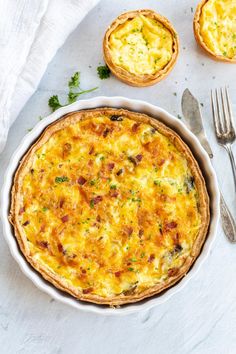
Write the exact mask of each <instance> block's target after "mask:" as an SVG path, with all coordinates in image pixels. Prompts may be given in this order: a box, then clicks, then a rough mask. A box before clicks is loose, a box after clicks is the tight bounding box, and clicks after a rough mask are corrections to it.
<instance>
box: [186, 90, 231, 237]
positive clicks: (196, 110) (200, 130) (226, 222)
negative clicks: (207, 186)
mask: <svg viewBox="0 0 236 354" xmlns="http://www.w3.org/2000/svg"><path fill="white" fill-rule="evenodd" d="M181 105H182V112H183V116H184V118H185V122H186V123H187V124H186V125H187V126H188V127H189V129H190V130H191V131H192V133H194V134H195V135H196V137H197V138H198V140H199V141H200V143H201V145H202V146H203V148H204V149H205V150H206V152H207V153H208V155H209V157H210V158H213V153H212V150H211V147H210V145H209V143H208V141H207V137H206V134H205V132H204V127H203V124H202V116H201V111H200V106H199V103H198V101H197V99H196V98H195V97H194V96H193V95H192V94H191V92H190V91H189V89H186V90H185V91H184V93H183V96H182V102H181ZM220 197H221V198H220V214H221V220H222V227H223V230H224V233H225V235H226V237H227V238H228V240H229V241H230V242H232V243H236V223H235V221H234V218H233V216H232V214H231V212H230V210H229V208H228V206H227V204H226V202H225V200H224V198H223V195H222V193H220Z"/></svg>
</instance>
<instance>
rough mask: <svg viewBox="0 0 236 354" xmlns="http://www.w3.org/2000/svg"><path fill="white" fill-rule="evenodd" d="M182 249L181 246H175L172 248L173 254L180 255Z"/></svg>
mask: <svg viewBox="0 0 236 354" xmlns="http://www.w3.org/2000/svg"><path fill="white" fill-rule="evenodd" d="M182 249H183V247H182V246H181V245H179V244H178V245H175V248H174V253H180V252H181V251H182Z"/></svg>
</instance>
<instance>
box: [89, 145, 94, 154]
mask: <svg viewBox="0 0 236 354" xmlns="http://www.w3.org/2000/svg"><path fill="white" fill-rule="evenodd" d="M93 153H94V146H92V147H91V148H90V150H89V155H92V154H93Z"/></svg>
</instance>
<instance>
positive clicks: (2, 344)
mask: <svg viewBox="0 0 236 354" xmlns="http://www.w3.org/2000/svg"><path fill="white" fill-rule="evenodd" d="M196 4H197V1H193V0H181V1H179V0H165V1H156V0H149V1H145V0H136V1H131V0H119V1H115V0H101V2H100V4H99V5H98V6H97V7H96V8H95V9H94V10H93V11H92V12H91V13H90V14H89V15H88V16H87V17H86V19H85V20H84V21H83V22H82V23H81V25H80V26H79V27H78V28H77V29H76V31H75V32H74V33H73V34H72V35H71V36H70V37H69V38H68V40H67V42H66V43H65V45H64V46H63V48H61V49H60V50H59V52H58V53H57V55H56V56H55V58H54V60H53V61H52V63H51V64H50V65H49V67H48V70H47V72H46V73H45V75H44V77H43V80H42V82H41V84H40V87H39V89H38V90H37V92H36V93H35V94H34V96H33V97H32V98H31V99H30V101H29V102H28V103H27V105H26V106H25V108H24V109H23V111H22V112H21V114H20V115H19V117H18V119H17V121H16V122H15V124H14V125H13V127H12V128H11V131H10V134H9V139H8V143H7V146H6V148H5V151H4V152H3V154H2V155H1V156H0V186H1V183H2V176H3V173H4V171H5V168H6V166H7V164H8V161H9V158H10V156H11V154H12V153H13V151H14V150H15V148H16V147H17V145H18V144H19V142H20V141H21V139H22V137H23V136H24V135H25V134H26V133H27V129H29V128H32V127H33V126H34V125H35V124H36V122H37V121H38V117H39V116H40V115H41V116H44V115H46V114H48V113H49V110H48V107H47V100H48V98H49V97H50V96H51V95H52V94H54V93H57V94H60V95H61V96H62V97H64V98H65V95H66V89H67V88H66V84H67V80H68V77H69V76H70V75H71V74H73V73H74V71H76V70H81V72H82V75H81V79H82V85H81V86H82V88H89V87H92V86H97V85H99V90H98V91H97V92H94V93H91V94H90V95H87V97H91V96H95V95H96V94H99V95H108V96H112V95H123V96H127V97H130V98H139V99H143V100H146V101H148V102H150V103H153V104H157V105H160V106H161V107H163V108H165V109H167V110H168V111H169V112H171V113H173V114H175V115H177V114H180V115H181V111H180V101H181V95H182V92H183V90H184V89H185V88H186V87H188V88H189V89H190V90H191V91H192V92H193V93H194V94H195V95H196V96H197V97H198V98H199V101H200V102H202V103H203V105H204V106H203V108H202V113H203V117H204V125H205V128H206V130H207V133H208V137H209V140H210V142H211V144H212V148H213V151H214V154H215V160H214V166H215V169H216V172H217V175H218V179H219V184H220V186H221V188H222V190H223V193H224V195H225V198H226V200H227V202H228V204H229V205H230V207H231V210H232V212H233V213H234V215H235V217H236V207H235V191H234V188H233V180H232V174H231V170H230V166H229V161H228V158H227V156H226V153H225V151H223V150H222V148H221V147H219V146H218V145H217V144H216V141H215V138H214V134H213V127H212V120H211V112H210V105H209V90H210V88H211V87H216V86H220V85H225V84H226V85H229V87H230V91H231V97H232V101H233V102H234V105H233V106H234V111H235V114H236V87H235V73H236V70H235V66H233V65H227V64H222V63H217V62H214V61H213V60H211V59H209V58H208V57H206V56H205V54H204V53H202V52H201V51H200V50H199V49H198V48H197V46H196V44H195V41H194V37H193V33H192V18H193V13H192V11H191V7H193V8H195V7H196ZM146 7H148V8H153V9H155V10H157V11H159V12H160V13H162V14H163V15H165V16H167V17H168V18H169V19H170V20H171V21H172V22H173V24H174V25H175V27H176V29H177V31H178V32H179V34H180V40H181V53H180V57H179V60H178V63H177V65H176V67H175V69H174V71H173V72H172V73H171V74H170V76H169V77H168V78H167V79H166V80H165V81H163V82H161V83H159V84H157V85H156V86H154V87H150V88H145V89H138V88H131V87H128V86H126V85H125V84H122V83H120V82H119V81H118V80H116V79H115V78H110V79H108V80H104V81H100V80H99V79H98V78H97V76H96V67H97V65H98V63H99V62H102V48H101V43H102V37H103V33H104V31H105V29H106V27H107V25H108V24H109V23H110V22H111V20H112V19H113V18H114V17H115V16H116V15H118V14H120V13H121V12H123V11H124V10H126V9H127V10H128V9H135V8H146ZM89 66H91V68H90V67H89ZM175 93H176V95H175ZM234 151H235V153H236V150H235V149H234ZM216 156H217V157H216ZM0 238H1V247H0V260H1V268H0V352H1V353H2V354H8V353H10V354H11V353H26V354H28V353H29V354H31V353H37V354H43V353H50V354H56V353H58V354H59V353H60V354H62V353H63V354H64V353H65V354H67V353H85V354H86V353H89V354H90V353H109V354H110V353H117V354H118V353H119V354H120V353H122V354H125V353H129V354H130V353H138V354H139V353H140V354H141V353H144V352H145V353H148V354H149V353H150V354H152V353H153V354H154V353H159V354H172V353H173V354H180V353H181V354H185V353H186V354H188V353H193V354H199V353H200V354H211V353H212V354H213V353H214V354H218V353H219V354H234V353H236V335H235V330H236V301H235V298H236V284H235V283H234V278H235V274H236V245H231V244H229V243H228V242H227V240H226V239H225V237H224V234H223V232H222V229H221V226H220V227H219V230H218V234H217V238H216V241H215V243H214V245H213V248H212V251H211V254H210V256H209V258H208V259H207V261H206V262H205V263H204V265H203V266H202V267H201V269H200V271H199V273H198V274H197V276H196V277H195V278H194V279H192V280H191V281H190V282H189V283H188V284H187V286H186V287H185V288H184V289H183V290H181V292H179V293H178V294H176V295H175V296H174V297H172V298H171V299H170V300H169V301H168V302H166V303H165V304H163V305H161V306H159V307H156V308H154V309H152V310H150V311H148V312H141V313H137V314H133V315H129V316H126V317H117V318H116V317H110V318H109V317H102V316H96V315H94V314H86V313H83V312H78V311H76V310H75V309H73V308H70V307H67V306H65V305H63V304H61V303H57V302H56V301H53V300H52V299H51V298H50V297H49V296H47V295H46V294H44V293H42V292H41V291H40V290H38V289H37V288H36V287H35V286H34V285H33V284H32V283H31V282H30V280H28V279H27V278H26V277H25V276H24V275H23V274H22V273H21V271H20V269H19V267H18V265H17V264H16V262H15V261H14V260H13V259H12V257H11V255H10V253H9V250H8V247H7V244H6V242H5V241H4V239H3V236H2V232H1V230H0Z"/></svg>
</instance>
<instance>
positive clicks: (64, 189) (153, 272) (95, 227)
mask: <svg viewBox="0 0 236 354" xmlns="http://www.w3.org/2000/svg"><path fill="white" fill-rule="evenodd" d="M110 118H111V117H110V116H98V117H94V118H91V119H87V120H84V121H82V122H78V123H76V124H74V125H71V126H68V127H66V128H63V129H62V130H60V131H57V132H56V133H54V134H53V135H52V136H51V137H50V138H49V140H48V141H47V142H46V143H45V144H44V145H43V146H42V147H41V148H39V149H38V150H37V151H36V153H35V154H34V155H33V157H32V159H30V161H29V162H28V172H27V173H26V175H25V176H24V179H23V184H22V187H21V191H20V193H21V196H22V201H21V205H20V210H19V221H20V223H21V225H22V229H23V230H24V231H23V232H24V233H25V237H26V238H27V241H28V244H29V247H30V250H31V255H32V257H33V258H34V259H35V260H37V262H39V264H43V265H44V266H45V267H46V268H47V269H48V270H49V271H50V272H51V273H52V274H57V275H58V276H60V277H61V278H62V279H63V280H64V281H66V282H67V283H68V284H69V285H71V286H73V287H75V288H76V289H78V290H79V291H81V292H82V293H84V294H87V293H91V294H96V295H100V296H102V297H108V298H109V297H111V296H114V295H118V294H124V295H128V294H131V293H141V292H142V291H144V290H147V289H148V288H150V287H152V286H154V285H156V284H159V283H162V282H163V281H165V280H167V279H168V277H170V276H173V275H174V274H176V273H177V272H178V269H179V268H180V267H181V266H182V265H183V264H184V262H185V260H186V257H187V256H188V255H189V254H190V253H191V248H192V246H193V243H194V240H195V239H196V237H197V235H198V231H199V228H200V225H201V217H200V213H199V211H198V207H197V203H198V195H197V191H196V188H195V184H194V179H193V177H192V175H191V171H190V169H189V167H188V163H187V160H186V158H185V157H184V156H183V155H182V154H181V153H180V152H179V151H178V150H177V149H176V147H175V146H174V145H173V144H172V143H171V142H170V140H168V138H167V137H165V136H164V135H162V134H161V133H160V132H158V131H157V130H156V129H154V128H153V127H152V126H150V125H148V124H144V123H136V122H135V121H133V120H131V119H128V118H126V117H124V116H123V117H122V121H112V120H111V119H110Z"/></svg>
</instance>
